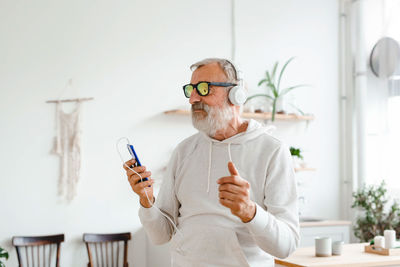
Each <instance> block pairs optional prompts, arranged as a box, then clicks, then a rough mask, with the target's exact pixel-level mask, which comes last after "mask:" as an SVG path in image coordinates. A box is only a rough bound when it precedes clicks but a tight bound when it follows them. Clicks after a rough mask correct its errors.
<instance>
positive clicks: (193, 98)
mask: <svg viewBox="0 0 400 267" xmlns="http://www.w3.org/2000/svg"><path fill="white" fill-rule="evenodd" d="M199 101H200V95H199V94H198V93H197V90H196V89H194V90H193V91H192V94H191V95H190V98H189V103H190V104H191V105H193V104H194V103H196V102H199Z"/></svg>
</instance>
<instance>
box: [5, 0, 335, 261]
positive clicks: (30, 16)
mask: <svg viewBox="0 0 400 267" xmlns="http://www.w3.org/2000/svg"><path fill="white" fill-rule="evenodd" d="M337 13H338V12H337V3H336V0H329V1H318V0H307V1H301V2H300V1H295V0H284V1H272V0H270V1H261V0H251V1H237V38H238V41H237V54H236V58H237V61H238V63H239V64H240V65H241V67H242V69H243V71H244V73H245V75H246V78H247V80H248V83H249V85H250V88H251V89H254V88H255V87H256V84H257V82H258V81H259V80H260V79H261V77H262V75H263V73H264V71H265V70H266V69H267V68H270V67H271V66H272V64H273V62H274V61H275V60H280V61H283V60H286V59H287V58H289V57H291V56H297V59H296V60H295V62H293V63H292V64H291V65H290V67H289V69H288V71H287V80H288V82H287V83H288V85H291V84H293V83H309V84H312V85H313V87H312V88H309V89H299V91H298V92H296V93H295V94H294V95H295V96H296V99H297V104H298V105H299V106H300V107H302V108H303V109H304V110H305V111H306V112H310V113H313V114H315V115H316V118H317V119H316V120H315V121H314V122H312V123H310V124H309V126H308V128H306V127H305V126H304V125H305V124H303V123H300V124H296V125H295V126H293V125H292V126H291V125H284V126H282V128H283V129H287V131H286V132H283V131H282V129H281V130H279V131H278V132H277V133H276V134H277V135H279V136H281V137H282V138H283V139H284V140H285V141H286V142H288V143H289V144H290V145H295V146H300V147H304V149H306V157H307V161H308V162H310V165H312V166H313V167H316V168H317V169H318V171H317V172H316V173H314V174H301V175H306V176H308V178H307V179H308V185H307V186H306V187H305V189H304V190H305V193H306V194H307V201H308V202H307V204H308V209H309V213H310V215H315V216H321V217H326V218H337V217H338V216H339V211H340V207H339V206H338V205H339V201H338V199H339V197H340V192H339V170H338V167H339V164H338V155H339V153H338V130H337V128H338V82H337V76H338V75H337V68H338V64H337V56H338V55H337V43H338V37H337V35H338V34H337V26H338V14H337ZM0 36H1V41H0V110H1V112H0V122H1V131H0V140H1V141H0V142H1V150H0V162H1V163H0V166H1V169H2V175H1V178H0V181H1V186H0V199H1V203H2V210H1V214H2V220H1V224H0V225H1V227H0V246H2V247H5V248H6V249H7V250H8V251H9V252H10V255H11V258H10V259H9V261H8V262H7V264H8V265H7V266H16V264H17V263H16V262H17V261H16V253H15V249H13V247H12V246H11V241H10V239H11V237H12V236H14V235H41V234H55V233H65V234H66V242H65V243H64V244H63V247H62V266H84V264H85V263H86V261H87V256H86V251H85V248H84V245H83V244H82V242H81V235H82V233H84V232H119V231H130V232H132V234H133V241H132V242H131V243H130V250H129V255H130V259H129V260H130V263H131V265H132V266H146V262H147V266H159V265H158V264H159V263H160V262H163V257H158V258H157V257H154V254H153V253H152V252H153V251H155V250H154V249H153V248H152V246H151V245H148V246H149V251H148V252H146V249H145V248H146V246H147V244H146V238H145V236H144V233H143V230H142V228H141V225H140V222H139V219H138V217H137V210H138V201H137V197H136V196H135V195H134V194H133V193H132V192H131V189H130V187H129V185H128V183H127V181H126V178H125V177H124V174H123V171H122V169H121V162H120V160H119V158H118V156H117V153H116V150H115V142H116V140H117V139H118V138H119V137H121V136H128V137H129V138H130V139H131V141H132V142H133V143H134V144H135V148H136V149H137V151H138V152H139V153H140V156H141V159H142V162H143V163H144V164H145V165H147V166H148V168H149V169H152V170H153V172H155V174H154V178H155V179H160V175H159V173H160V171H159V170H160V169H161V168H162V167H163V166H164V165H165V164H166V162H167V160H168V156H169V154H170V152H171V151H172V149H173V148H174V146H175V145H176V144H177V143H178V142H179V141H180V140H182V139H183V138H185V137H187V136H189V135H190V134H192V133H194V132H195V131H194V129H192V127H191V126H190V119H189V118H187V117H178V116H166V115H164V114H162V112H163V111H164V110H168V109H172V108H177V107H187V106H188V104H187V101H186V99H185V98H184V97H183V95H182V91H181V85H182V84H183V83H185V82H187V81H188V80H189V79H190V71H189V69H188V66H189V65H190V64H191V63H193V62H194V61H196V60H198V59H201V58H204V57H212V56H219V57H229V56H230V48H231V43H230V1H228V0H224V1H222V0H221V1H212V0H207V1H201V4H200V2H199V1H194V0H192V1H184V0H175V1H156V0H150V1H149V0H148V1H112V2H111V1H77V0H73V1H57V2H55V1H45V0H40V1H39V0H38V1H34V2H33V1H18V0H15V1H11V0H9V1H0ZM68 79H72V80H73V87H72V88H68V89H67V90H64V89H63V88H64V85H65V83H66V82H67V81H68ZM289 81H290V82H289ZM292 81H293V82H292ZM60 95H61V96H62V97H63V98H68V97H94V98H95V100H94V101H91V102H88V103H85V104H84V109H83V124H82V130H83V139H82V149H83V167H82V178H81V181H80V182H79V187H78V196H77V197H76V198H75V199H74V200H73V202H72V203H69V204H68V203H66V202H65V201H63V200H62V199H60V198H58V197H57V179H58V167H59V166H58V159H57V158H56V157H55V156H53V155H50V154H49V150H50V149H51V144H52V137H53V136H54V106H53V105H52V104H45V101H46V100H48V99H55V98H57V97H60ZM66 108H67V109H68V108H69V109H70V108H71V106H69V107H66ZM305 178H306V177H305ZM307 179H305V180H307ZM160 253H161V254H163V252H162V251H161V250H160ZM164 264H165V262H164ZM164 266H165V265H164Z"/></svg>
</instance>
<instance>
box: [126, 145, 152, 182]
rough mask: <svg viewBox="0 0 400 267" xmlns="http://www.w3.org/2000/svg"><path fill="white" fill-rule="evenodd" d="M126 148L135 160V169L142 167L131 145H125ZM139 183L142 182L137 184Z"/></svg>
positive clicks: (144, 179)
mask: <svg viewBox="0 0 400 267" xmlns="http://www.w3.org/2000/svg"><path fill="white" fill-rule="evenodd" d="M126 146H127V148H128V151H129V154H131V156H132V158H133V159H135V160H136V163H135V167H138V166H142V164H141V163H140V160H139V157H138V156H137V154H136V152H135V149H134V148H133V145H130V144H127V145H126ZM148 180H149V179H147V178H143V181H148ZM140 182H142V181H139V183H140ZM149 187H150V186H149Z"/></svg>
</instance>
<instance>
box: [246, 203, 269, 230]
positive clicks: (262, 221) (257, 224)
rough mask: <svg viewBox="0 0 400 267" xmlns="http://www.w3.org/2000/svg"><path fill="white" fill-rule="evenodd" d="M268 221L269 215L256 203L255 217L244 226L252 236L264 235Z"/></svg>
mask: <svg viewBox="0 0 400 267" xmlns="http://www.w3.org/2000/svg"><path fill="white" fill-rule="evenodd" d="M268 221H269V214H268V212H267V211H266V210H264V209H263V208H262V207H261V206H260V205H258V204H257V203H256V215H255V216H254V218H253V219H252V220H251V221H249V222H247V223H245V224H244V225H245V226H246V227H247V229H248V230H249V231H250V233H251V234H253V235H258V236H259V235H264V234H265V230H266V228H267V225H268Z"/></svg>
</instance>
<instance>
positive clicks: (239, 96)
mask: <svg viewBox="0 0 400 267" xmlns="http://www.w3.org/2000/svg"><path fill="white" fill-rule="evenodd" d="M228 97H229V101H231V103H232V104H234V105H235V106H241V105H243V104H244V102H246V99H247V94H246V92H245V90H244V89H243V87H242V86H240V85H237V86H235V87H233V88H232V89H231V90H229V96H228Z"/></svg>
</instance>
